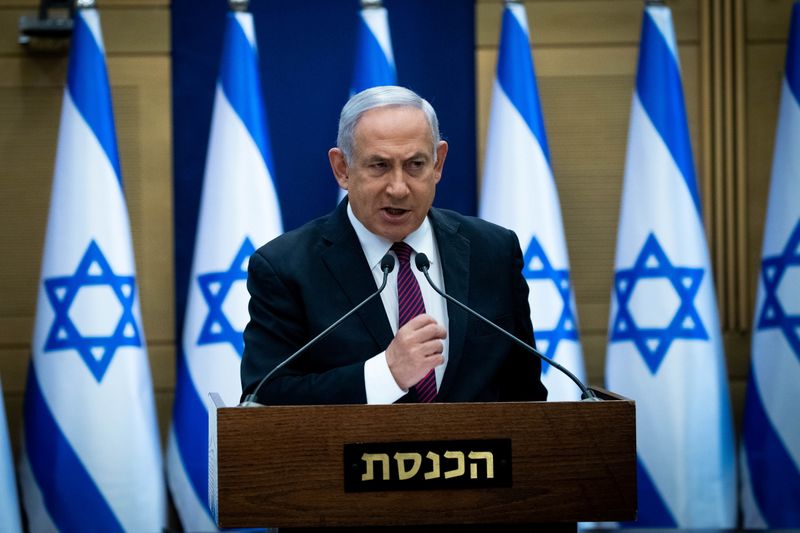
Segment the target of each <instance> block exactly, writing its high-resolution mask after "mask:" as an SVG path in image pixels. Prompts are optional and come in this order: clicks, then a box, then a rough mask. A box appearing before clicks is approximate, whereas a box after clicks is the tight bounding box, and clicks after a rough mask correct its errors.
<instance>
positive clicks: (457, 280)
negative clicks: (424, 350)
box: [430, 209, 470, 400]
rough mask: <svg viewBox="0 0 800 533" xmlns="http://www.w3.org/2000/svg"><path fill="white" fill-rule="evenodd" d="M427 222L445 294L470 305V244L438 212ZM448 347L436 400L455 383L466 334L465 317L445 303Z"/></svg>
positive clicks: (462, 312)
mask: <svg viewBox="0 0 800 533" xmlns="http://www.w3.org/2000/svg"><path fill="white" fill-rule="evenodd" d="M430 219H431V223H432V225H433V231H434V234H435V235H436V244H437V245H438V247H439V259H440V261H441V262H442V275H443V278H444V288H443V289H444V291H445V292H446V293H447V294H449V295H450V296H452V297H453V298H455V299H456V300H458V301H459V302H462V303H465V304H467V305H469V302H468V301H467V298H468V296H469V257H470V255H469V254H470V244H469V240H467V238H466V237H464V236H463V235H461V234H460V233H458V226H459V224H458V222H456V221H455V220H453V219H452V218H451V217H449V216H447V214H446V213H443V212H442V211H439V210H437V209H431V211H430ZM447 318H448V328H447V329H448V332H447V333H448V339H449V341H450V345H449V348H448V358H449V360H448V362H447V370H446V371H445V373H444V379H443V380H442V385H441V387H440V388H439V394H438V395H437V398H440V399H442V400H446V398H447V392H448V390H449V389H450V388H451V387H452V384H453V381H454V380H455V376H456V370H457V368H458V365H459V364H460V363H461V353H462V352H463V351H464V339H465V337H466V334H467V314H466V312H465V311H464V310H463V309H461V308H459V307H457V306H456V305H455V304H452V303H450V302H447Z"/></svg>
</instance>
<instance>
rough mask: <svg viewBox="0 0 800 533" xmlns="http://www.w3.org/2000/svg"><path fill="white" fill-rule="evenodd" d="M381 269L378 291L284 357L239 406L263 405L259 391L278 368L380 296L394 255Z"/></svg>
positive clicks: (383, 260) (385, 258)
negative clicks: (259, 400)
mask: <svg viewBox="0 0 800 533" xmlns="http://www.w3.org/2000/svg"><path fill="white" fill-rule="evenodd" d="M381 270H382V271H383V281H382V282H381V286H380V287H379V288H378V290H377V291H375V292H373V293H372V294H370V295H369V296H367V297H366V298H364V300H363V301H362V302H361V303H360V304H358V305H357V306H355V307H354V308H352V309H351V310H350V311H348V312H347V313H345V314H344V315H343V316H342V317H341V318H340V319H339V320H337V321H336V322H334V323H333V324H331V325H330V326H328V327H327V328H325V330H324V331H322V332H321V333H320V334H319V335H317V336H316V337H314V338H313V339H311V340H310V341H308V342H307V343H306V344H305V345H304V346H303V347H302V348H300V349H299V350H297V351H296V352H294V353H293V354H292V355H290V356H289V357H287V358H286V359H284V360H283V361H282V362H281V363H280V364H279V365H278V366H276V367H275V368H273V369H272V370H270V371H269V373H268V374H267V375H266V376H264V377H263V378H261V381H259V382H258V386H256V389H255V390H254V391H253V392H252V393H251V394H248V395H247V396H245V398H244V401H242V403H240V404H239V407H263V406H264V404H261V403H258V401H257V398H258V391H260V390H261V387H263V386H264V385H265V384H266V383H267V382H268V381H269V380H270V378H271V377H272V376H274V375H275V372H277V371H278V370H280V369H281V368H283V367H284V366H286V365H288V364H289V363H291V362H292V361H294V360H295V359H297V356H299V355H300V354H301V353H303V352H305V351H306V350H308V349H309V348H310V347H311V346H313V345H314V344H316V343H317V342H318V341H319V340H321V339H322V338H323V337H325V336H326V335H327V334H328V333H330V332H331V331H333V330H334V329H335V328H336V326H338V325H339V324H341V323H342V322H344V321H345V320H347V318H349V317H350V315H352V314H353V313H355V312H356V311H358V310H359V309H361V307H363V306H364V305H365V304H366V303H367V302H369V301H370V300H372V299H373V298H375V297H376V296H378V295H379V294H380V293H381V292H383V289H385V288H386V280H387V279H389V273H390V272H391V271H392V270H394V256H393V255H391V254H386V255H384V256H383V258H382V259H381Z"/></svg>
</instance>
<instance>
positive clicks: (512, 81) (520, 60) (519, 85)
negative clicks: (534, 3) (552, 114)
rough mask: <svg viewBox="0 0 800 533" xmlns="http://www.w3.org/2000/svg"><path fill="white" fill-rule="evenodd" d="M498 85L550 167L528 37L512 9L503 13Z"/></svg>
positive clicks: (507, 9) (498, 61)
mask: <svg viewBox="0 0 800 533" xmlns="http://www.w3.org/2000/svg"><path fill="white" fill-rule="evenodd" d="M497 82H498V83H499V84H500V86H501V87H502V88H503V91H504V92H505V93H506V96H508V98H509V100H511V103H512V104H514V107H515V108H516V109H517V111H519V114H520V115H522V118H523V119H524V120H525V122H526V124H528V127H529V128H530V130H531V132H532V133H533V135H534V136H535V137H536V139H537V140H538V141H539V146H541V147H542V151H543V152H544V156H545V158H547V163H548V164H550V148H549V146H548V144H547V135H546V134H545V129H544V121H543V120H542V111H541V109H540V106H539V91H538V88H537V86H536V74H535V72H534V69H533V59H532V58H531V47H530V42H529V41H528V34H527V33H526V32H525V30H524V29H523V28H522V26H520V24H519V22H518V21H517V18H516V17H515V16H514V14H513V13H512V12H511V9H510V8H509V7H507V8H506V9H505V10H504V12H503V28H502V31H501V35H500V52H499V56H498V58H497Z"/></svg>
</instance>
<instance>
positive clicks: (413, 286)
mask: <svg viewBox="0 0 800 533" xmlns="http://www.w3.org/2000/svg"><path fill="white" fill-rule="evenodd" d="M392 251H393V252H394V253H395V254H397V260H398V261H399V262H400V269H399V270H398V271H397V304H398V312H399V316H400V319H399V320H398V326H397V329H400V328H402V327H403V326H404V325H405V324H406V322H408V321H409V320H411V319H412V318H414V317H415V316H417V315H421V314H422V313H424V312H425V302H424V301H422V291H420V288H419V283H417V278H416V277H414V273H413V272H412V271H411V264H410V263H411V246H409V245H408V244H406V243H404V242H396V243H394V244H393V245H392ZM412 388H413V389H414V390H415V391H416V393H417V401H418V402H420V403H429V402H432V401H433V400H434V398H436V373H435V370H433V369H431V371H430V372H428V374H427V375H426V376H425V377H424V378H422V379H421V380H420V381H419V383H417V384H416V385H414V387H412Z"/></svg>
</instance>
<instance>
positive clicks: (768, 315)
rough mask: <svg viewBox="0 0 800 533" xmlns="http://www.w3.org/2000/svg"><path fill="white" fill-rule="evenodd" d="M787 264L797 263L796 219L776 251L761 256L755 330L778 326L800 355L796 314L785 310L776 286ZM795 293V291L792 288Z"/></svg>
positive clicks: (798, 236)
mask: <svg viewBox="0 0 800 533" xmlns="http://www.w3.org/2000/svg"><path fill="white" fill-rule="evenodd" d="M789 267H795V268H796V267H800V221H798V222H797V225H796V226H795V227H794V230H793V231H792V234H791V235H790V236H789V241H788V242H787V243H786V247H785V248H784V249H783V252H781V254H780V255H776V256H773V257H765V258H764V260H763V261H762V262H761V278H762V280H763V281H764V289H765V291H764V292H765V293H766V297H765V298H764V307H763V308H762V309H761V314H760V315H759V317H758V325H757V326H756V328H757V329H758V330H766V329H773V328H779V329H780V330H781V331H782V332H783V334H784V335H785V336H786V340H787V341H789V344H790V345H791V347H792V350H793V351H794V354H795V355H796V356H797V357H798V358H800V315H798V314H794V315H793V314H790V313H787V312H786V310H785V309H784V306H783V303H788V302H781V300H780V298H779V297H778V286H779V284H780V282H781V279H783V276H784V274H785V273H786V271H787V270H788V269H789ZM795 293H796V291H795Z"/></svg>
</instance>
